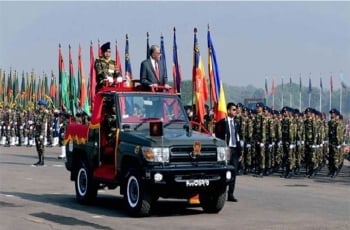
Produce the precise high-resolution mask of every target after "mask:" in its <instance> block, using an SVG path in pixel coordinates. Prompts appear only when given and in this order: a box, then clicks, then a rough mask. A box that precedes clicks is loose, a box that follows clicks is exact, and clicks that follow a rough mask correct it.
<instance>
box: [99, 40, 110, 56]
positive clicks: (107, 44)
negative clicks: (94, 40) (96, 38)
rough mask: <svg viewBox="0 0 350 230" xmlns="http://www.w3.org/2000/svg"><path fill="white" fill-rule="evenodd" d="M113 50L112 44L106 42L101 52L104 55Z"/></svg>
mask: <svg viewBox="0 0 350 230" xmlns="http://www.w3.org/2000/svg"><path fill="white" fill-rule="evenodd" d="M110 49H111V43H110V42H106V43H105V44H103V45H102V46H101V51H102V53H104V52H106V51H107V50H110Z"/></svg>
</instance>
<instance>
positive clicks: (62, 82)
mask: <svg viewBox="0 0 350 230" xmlns="http://www.w3.org/2000/svg"><path fill="white" fill-rule="evenodd" d="M58 47H59V49H58V74H59V76H58V77H59V83H58V84H59V90H60V92H59V94H60V99H61V101H60V107H61V108H62V109H63V108H64V109H68V108H69V94H68V79H67V73H66V71H65V69H64V61H63V56H62V50H61V44H59V45H58ZM33 77H34V73H32V82H33V87H32V92H33V90H35V81H34V80H33Z"/></svg>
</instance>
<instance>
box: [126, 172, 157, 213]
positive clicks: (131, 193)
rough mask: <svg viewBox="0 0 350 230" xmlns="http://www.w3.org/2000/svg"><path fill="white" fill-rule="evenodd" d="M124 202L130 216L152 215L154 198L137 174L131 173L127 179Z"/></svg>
mask: <svg viewBox="0 0 350 230" xmlns="http://www.w3.org/2000/svg"><path fill="white" fill-rule="evenodd" d="M125 183H126V185H125V193H124V201H125V203H126V207H127V210H128V213H129V215H130V216H134V217H144V216H149V215H150V210H151V203H152V196H151V193H150V192H149V190H148V189H147V188H146V187H145V185H144V183H143V182H142V181H141V177H140V176H139V174H138V173H136V172H130V173H129V176H128V177H127V179H126V182H125Z"/></svg>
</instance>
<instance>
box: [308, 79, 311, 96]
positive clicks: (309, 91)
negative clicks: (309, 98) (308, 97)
mask: <svg viewBox="0 0 350 230" xmlns="http://www.w3.org/2000/svg"><path fill="white" fill-rule="evenodd" d="M311 91H312V86H311V78H309V90H308V93H309V94H310V93H311Z"/></svg>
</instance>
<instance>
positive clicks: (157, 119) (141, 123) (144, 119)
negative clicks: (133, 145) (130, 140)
mask: <svg viewBox="0 0 350 230" xmlns="http://www.w3.org/2000/svg"><path fill="white" fill-rule="evenodd" d="M141 120H142V121H141V122H140V123H138V124H137V125H136V126H135V128H134V130H135V131H136V130H137V129H138V128H140V127H141V126H142V125H143V124H145V123H146V122H147V121H153V120H156V121H159V120H160V118H158V117H147V118H142V119H141Z"/></svg>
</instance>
